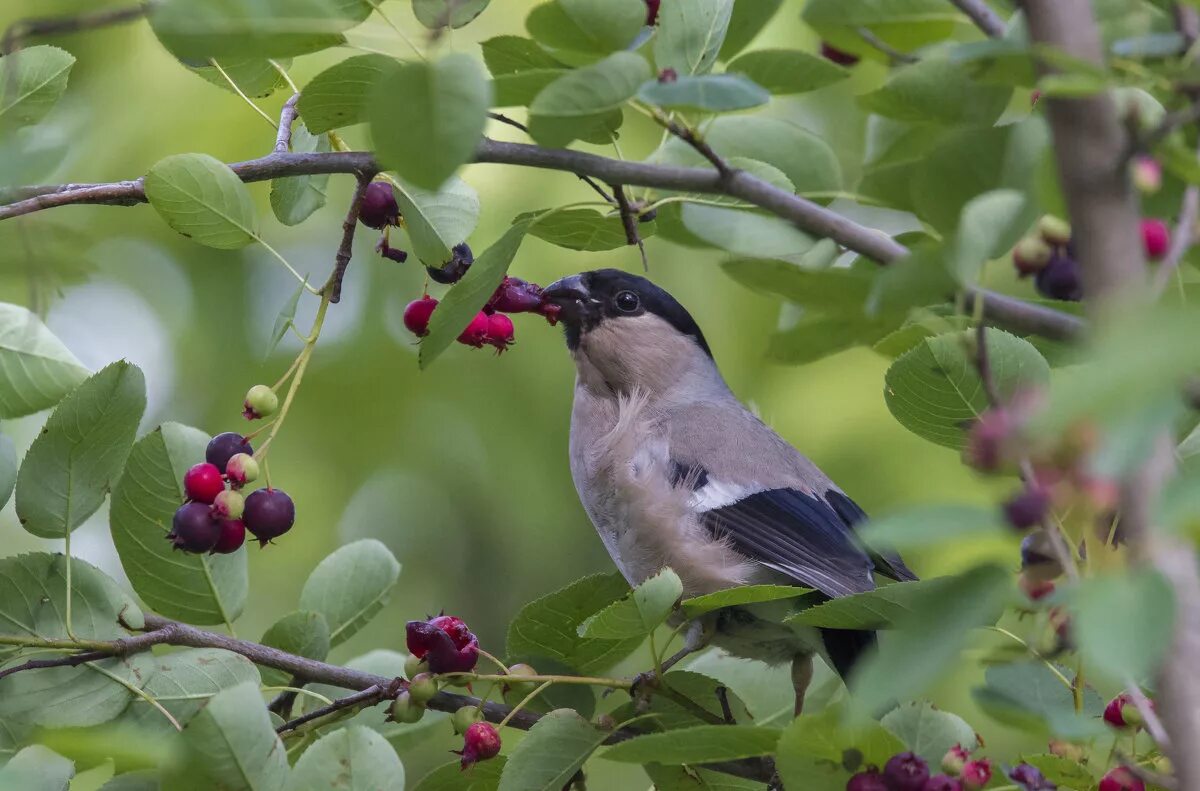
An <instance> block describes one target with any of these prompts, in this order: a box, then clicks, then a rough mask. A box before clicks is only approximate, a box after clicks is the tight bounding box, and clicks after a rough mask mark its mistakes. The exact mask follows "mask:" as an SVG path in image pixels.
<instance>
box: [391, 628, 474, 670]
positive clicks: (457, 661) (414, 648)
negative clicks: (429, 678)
mask: <svg viewBox="0 0 1200 791" xmlns="http://www.w3.org/2000/svg"><path fill="white" fill-rule="evenodd" d="M405 641H406V643H407V645H408V652H409V653H410V654H412V655H413V656H415V657H417V658H418V659H421V660H424V661H425V662H426V663H427V664H428V665H429V670H430V672H432V673H466V672H468V671H470V670H472V669H473V668H474V667H475V663H476V662H478V661H479V641H478V640H477V639H476V637H475V635H474V634H472V633H471V632H470V630H468V629H467V626H466V624H464V623H463V622H462V621H461V620H459V619H458V618H455V617H453V616H449V615H440V616H438V617H437V618H433V619H430V620H428V621H409V622H408V624H406V626H405Z"/></svg>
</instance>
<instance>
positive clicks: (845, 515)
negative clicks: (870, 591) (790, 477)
mask: <svg viewBox="0 0 1200 791" xmlns="http://www.w3.org/2000/svg"><path fill="white" fill-rule="evenodd" d="M825 501H826V502H828V503H829V505H830V506H831V507H832V508H833V510H834V511H837V515H838V516H840V517H841V518H842V521H843V522H845V523H846V526H847V527H849V528H851V529H853V528H854V527H856V526H857V525H858V524H859V523H860V522H865V521H866V519H867V512H866V511H864V510H863V509H861V508H859V507H858V503H856V502H854V501H853V500H851V499H850V498H849V497H847V496H846V495H844V494H842V493H841V492H839V491H838V490H836V489H830V490H829V491H827V492H825ZM867 551H868V552H869V553H870V556H871V562H872V563H874V564H875V568H877V569H879V571H880V573H882V574H884V575H885V576H888V577H891V578H892V579H894V580H897V581H899V582H911V581H913V580H915V579H917V575H916V574H913V572H912V569H910V568H909V567H908V566H906V565H904V560H903V559H901V557H900V555H899V554H897V553H895V552H891V551H886V550H885V551H882V552H876V551H875V550H873V549H871V548H869V547H868V548H867Z"/></svg>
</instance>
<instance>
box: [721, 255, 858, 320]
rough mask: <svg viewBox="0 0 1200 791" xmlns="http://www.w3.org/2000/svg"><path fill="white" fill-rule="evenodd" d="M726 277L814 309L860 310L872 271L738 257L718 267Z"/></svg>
mask: <svg viewBox="0 0 1200 791" xmlns="http://www.w3.org/2000/svg"><path fill="white" fill-rule="evenodd" d="M721 268H722V269H724V270H725V274H727V275H729V276H730V277H732V278H733V279H734V280H736V281H737V282H738V283H741V284H742V285H743V286H746V287H747V288H751V289H753V290H755V291H759V292H762V293H766V294H774V295H778V296H780V297H783V298H784V299H786V300H787V301H789V302H794V303H796V304H797V305H803V306H805V307H806V308H811V309H813V310H830V311H835V312H850V311H854V310H855V309H859V310H861V308H862V305H863V302H864V301H865V300H866V297H867V293H868V291H869V290H870V288H871V283H872V275H873V274H874V273H873V272H870V271H867V270H864V269H861V268H858V267H854V268H850V269H842V268H838V269H816V270H814V269H802V268H800V267H798V266H796V265H795V264H789V263H787V262H786V261H778V260H772V259H766V258H739V259H735V260H732V261H726V262H724V263H722V264H721Z"/></svg>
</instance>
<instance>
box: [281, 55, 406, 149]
mask: <svg viewBox="0 0 1200 791" xmlns="http://www.w3.org/2000/svg"><path fill="white" fill-rule="evenodd" d="M395 66H396V61H395V59H393V58H389V57H387V56H386V55H376V54H374V53H372V54H368V55H355V56H354V57H352V58H346V59H345V60H343V61H341V62H340V63H335V64H334V65H332V66H330V67H329V68H328V69H325V71H323V72H321V73H320V74H318V75H317V76H316V77H313V78H312V79H311V80H309V82H308V84H307V85H305V86H304V90H303V91H301V92H300V99H299V100H298V101H297V102H296V109H297V110H299V112H300V117H301V118H303V119H304V125H305V126H307V127H308V130H309V131H310V132H312V133H313V134H321V133H322V132H328V131H330V130H331V129H338V128H340V127H344V126H353V125H354V124H360V123H363V122H365V121H366V120H367V102H368V100H369V99H370V97H371V92H372V91H373V90H374V89H375V84H376V83H377V82H379V81H380V80H381V79H382V78H383V77H384V75H386V74H388V73H389V72H390V71H391V70H392V69H394V68H395Z"/></svg>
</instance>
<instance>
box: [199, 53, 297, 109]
mask: <svg viewBox="0 0 1200 791" xmlns="http://www.w3.org/2000/svg"><path fill="white" fill-rule="evenodd" d="M276 63H278V64H279V67H280V68H282V69H287V68H289V67H290V66H291V65H292V60H291V58H280V59H279V60H277V61H276ZM184 65H185V66H187V64H186V63H185V64H184ZM217 66H220V67H221V71H224V72H225V75H228V76H229V79H228V80H227V79H225V75H222V74H221V71H218V70H217ZM187 68H188V69H189V70H190V71H192V72H194V73H195V74H197V75H199V76H200V77H202V78H203V79H204V80H205V81H207V82H210V83H212V84H213V85H215V86H217V87H218V88H223V89H224V90H227V91H229V92H230V93H236V91H234V88H233V85H230V84H229V83H230V81H231V80H232V81H233V84H234V85H236V86H237V88H238V90H240V91H241V92H242V93H244V94H246V95H247V96H249V97H251V98H252V99H261V98H264V97H266V96H270V95H271V94H272V93H274V92H275V91H276V89H278V88H282V87H283V86H284V85H287V81H286V80H284V78H283V75H282V74H280V73H279V69H276V68H275V66H274V65H272V63H271V59H269V58H256V57H244V58H224V59H222V60H220V61H218V62H217V64H216V65H214V66H187Z"/></svg>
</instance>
